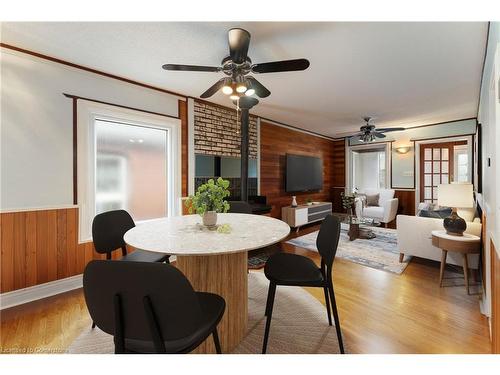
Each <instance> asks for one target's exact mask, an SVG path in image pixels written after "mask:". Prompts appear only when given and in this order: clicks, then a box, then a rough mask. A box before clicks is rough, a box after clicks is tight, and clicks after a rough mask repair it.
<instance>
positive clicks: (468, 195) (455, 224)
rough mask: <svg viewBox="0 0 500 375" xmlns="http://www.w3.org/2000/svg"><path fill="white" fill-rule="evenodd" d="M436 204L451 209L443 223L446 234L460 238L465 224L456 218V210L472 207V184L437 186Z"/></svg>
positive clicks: (461, 219)
mask: <svg viewBox="0 0 500 375" xmlns="http://www.w3.org/2000/svg"><path fill="white" fill-rule="evenodd" d="M438 203H439V205H440V206H448V207H451V208H452V211H451V215H450V216H448V217H446V218H445V219H444V221H443V227H444V229H446V233H447V234H450V235H453V236H462V235H463V233H464V231H465V230H466V229H467V224H466V222H465V220H464V219H463V218H461V217H460V216H458V214H457V208H472V207H474V197H473V187H472V184H459V183H456V184H443V185H438Z"/></svg>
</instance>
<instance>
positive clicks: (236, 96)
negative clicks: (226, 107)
mask: <svg viewBox="0 0 500 375" xmlns="http://www.w3.org/2000/svg"><path fill="white" fill-rule="evenodd" d="M239 98H240V96H239V95H238V94H233V95H231V96H230V97H229V99H231V100H238V99H239Z"/></svg>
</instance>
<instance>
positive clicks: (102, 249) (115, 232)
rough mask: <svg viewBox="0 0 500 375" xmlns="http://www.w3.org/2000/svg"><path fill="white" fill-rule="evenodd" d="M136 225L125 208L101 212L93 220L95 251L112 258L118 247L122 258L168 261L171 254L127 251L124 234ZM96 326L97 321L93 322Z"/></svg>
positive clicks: (135, 260)
mask: <svg viewBox="0 0 500 375" xmlns="http://www.w3.org/2000/svg"><path fill="white" fill-rule="evenodd" d="M134 227H135V223H134V219H132V216H130V214H129V213H128V212H127V211H125V210H114V211H107V212H103V213H100V214H98V215H96V217H94V220H93V221H92V241H93V242H94V248H95V251H97V252H98V253H99V254H106V259H108V260H109V259H111V253H112V252H113V251H115V250H117V249H121V250H122V257H121V258H120V260H128V261H133V262H167V263H169V257H170V256H169V255H167V254H159V253H153V252H151V251H144V250H138V249H136V250H135V251H133V252H132V253H130V254H128V253H127V245H126V244H125V241H124V240H123V235H124V234H125V233H126V232H127V231H128V230H129V229H132V228H134ZM92 328H95V323H92Z"/></svg>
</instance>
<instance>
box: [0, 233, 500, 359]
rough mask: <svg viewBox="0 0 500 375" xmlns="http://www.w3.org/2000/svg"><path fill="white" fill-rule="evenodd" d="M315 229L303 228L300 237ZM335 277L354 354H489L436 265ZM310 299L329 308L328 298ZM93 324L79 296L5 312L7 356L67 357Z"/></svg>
mask: <svg viewBox="0 0 500 375" xmlns="http://www.w3.org/2000/svg"><path fill="white" fill-rule="evenodd" d="M317 229H318V226H317V225H313V226H310V227H307V228H304V229H302V230H301V231H300V233H299V234H298V236H300V235H304V234H306V233H309V232H311V231H314V230H317ZM296 236H297V234H295V233H293V234H291V235H290V237H296ZM278 247H281V248H282V249H283V250H284V251H287V252H295V253H298V254H302V255H306V256H309V257H311V258H312V259H313V260H315V261H319V257H318V255H317V254H316V253H314V252H312V251H308V250H305V249H301V248H298V247H295V246H292V245H289V244H285V243H282V244H280V245H279V246H278ZM458 272H460V270H458V271H457V275H459V273H458ZM333 273H334V275H333V279H334V283H335V293H336V298H337V304H338V308H339V314H340V320H341V324H342V330H343V335H344V340H345V342H349V348H350V349H351V351H352V352H354V353H490V352H491V345H490V341H489V334H488V322H487V319H486V317H484V316H483V315H481V314H480V312H479V304H478V298H479V297H478V295H467V294H466V293H465V290H464V288H463V283H462V284H460V283H458V284H457V286H450V287H444V288H439V287H438V280H439V264H438V263H435V262H430V261H423V260H417V259H415V258H414V259H413V260H412V262H411V263H410V265H409V266H408V267H407V269H406V270H405V272H404V273H403V274H402V275H396V274H391V273H388V272H384V271H380V270H375V269H372V268H368V267H365V266H361V265H359V264H355V263H351V262H348V261H345V260H343V259H336V260H335V264H334V271H333ZM457 277H458V276H457ZM308 291H309V292H310V293H311V294H312V295H314V296H315V297H316V298H317V299H318V300H319V301H321V302H322V303H324V296H323V291H322V290H320V289H314V288H310V289H308ZM278 293H279V288H278ZM90 324H91V321H90V318H89V316H88V312H87V309H86V307H85V301H84V298H83V291H82V290H81V289H78V290H75V291H71V292H68V293H64V294H60V295H57V296H54V297H50V298H46V299H44V300H40V301H36V302H33V303H29V304H26V305H22V306H17V307H13V308H10V309H6V310H3V311H1V331H0V336H1V340H0V345H1V352H3V353H6V352H21V353H25V352H35V353H37V352H45V353H47V352H49V353H51V352H56V353H59V352H63V351H64V350H65V349H66V348H67V347H68V346H69V344H70V343H71V342H72V341H73V340H74V339H75V338H76V337H77V336H78V335H79V334H80V332H81V331H82V330H83V329H84V328H87V327H89V326H90Z"/></svg>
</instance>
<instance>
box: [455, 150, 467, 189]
mask: <svg viewBox="0 0 500 375" xmlns="http://www.w3.org/2000/svg"><path fill="white" fill-rule="evenodd" d="M454 152H455V181H457V182H469V175H470V173H469V172H470V171H469V154H468V151H467V146H455V147H454Z"/></svg>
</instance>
